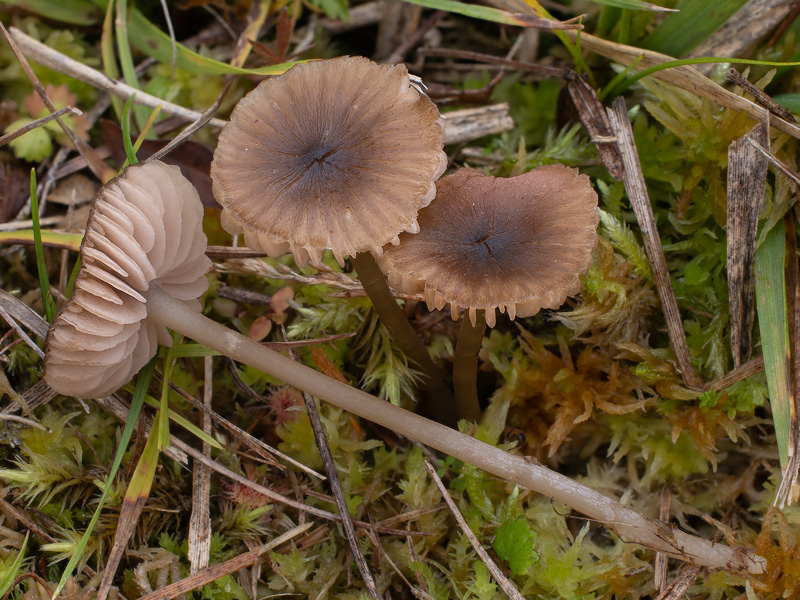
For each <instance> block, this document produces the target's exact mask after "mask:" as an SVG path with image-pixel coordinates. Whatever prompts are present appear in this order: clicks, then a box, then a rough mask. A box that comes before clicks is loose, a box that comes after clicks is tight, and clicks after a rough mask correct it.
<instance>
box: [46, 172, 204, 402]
mask: <svg viewBox="0 0 800 600" xmlns="http://www.w3.org/2000/svg"><path fill="white" fill-rule="evenodd" d="M202 220H203V208H202V205H201V204H200V198H199V196H198V194H197V190H195V188H194V187H193V186H192V185H191V183H189V181H188V180H187V179H186V178H185V177H184V176H183V175H181V172H180V169H179V168H178V167H174V166H169V165H165V164H164V163H160V162H151V163H146V164H143V165H138V166H135V167H129V168H128V169H126V170H125V172H124V173H123V174H122V175H121V176H120V177H117V178H115V179H112V180H111V181H110V182H108V183H107V184H106V185H105V186H103V187H102V188H101V189H100V191H99V192H98V194H97V196H96V198H95V201H94V204H93V206H92V210H91V214H90V216H89V221H88V223H87V225H86V234H85V236H84V239H83V244H82V245H81V270H80V273H79V274H78V277H77V279H76V280H75V292H74V295H73V298H72V299H71V300H70V301H69V302H67V304H66V305H65V306H64V308H62V309H61V311H60V312H59V313H58V315H56V318H55V319H54V321H53V324H52V326H51V328H50V332H49V333H48V336H47V342H46V360H45V374H44V378H45V381H46V382H47V383H48V384H49V385H50V387H52V388H53V389H54V390H55V391H57V392H59V393H61V394H65V395H69V396H79V397H83V398H101V397H103V396H107V395H109V394H111V393H112V392H115V391H116V390H117V389H119V388H120V387H122V386H123V385H124V384H126V383H127V382H128V381H130V380H131V378H132V377H133V376H134V375H135V374H136V373H137V372H138V371H139V370H140V369H141V368H142V367H143V366H144V365H146V364H147V363H148V362H149V361H150V359H151V358H152V357H153V356H154V355H155V353H156V346H157V344H158V343H160V344H163V345H171V343H172V340H171V337H170V335H169V333H168V332H167V328H166V327H164V326H163V325H159V324H157V323H155V322H153V321H148V320H147V306H146V302H147V300H146V294H147V291H148V290H150V289H152V288H153V287H158V288H159V289H162V290H164V291H165V292H167V293H169V294H171V295H172V296H173V297H175V298H176V299H177V300H178V301H180V302H181V303H182V304H183V305H184V306H185V307H186V310H194V311H199V310H200V303H199V302H198V301H197V298H198V297H199V296H200V295H201V294H202V293H203V292H205V291H206V289H207V288H208V279H207V278H206V276H205V275H206V273H207V272H208V270H209V269H210V268H211V261H210V260H209V259H208V258H207V257H206V255H205V249H206V237H205V235H204V234H203V231H202Z"/></svg>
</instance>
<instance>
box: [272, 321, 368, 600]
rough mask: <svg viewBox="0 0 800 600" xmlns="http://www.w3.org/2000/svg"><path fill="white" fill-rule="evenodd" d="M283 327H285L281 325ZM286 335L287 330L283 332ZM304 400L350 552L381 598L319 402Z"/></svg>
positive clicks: (294, 355)
mask: <svg viewBox="0 0 800 600" xmlns="http://www.w3.org/2000/svg"><path fill="white" fill-rule="evenodd" d="M281 329H283V327H281ZM283 335H284V337H286V332H285V331H284V333H283ZM289 356H290V357H291V358H292V360H294V361H295V362H300V359H299V357H298V356H297V353H296V352H295V351H294V350H289ZM303 400H304V401H305V405H306V411H307V412H308V420H309V421H310V422H311V429H312V430H313V431H314V439H315V440H316V442H317V448H318V449H319V454H320V457H321V458H322V464H323V465H324V466H325V473H327V474H328V483H329V485H330V486H331V492H333V498H334V500H336V506H337V508H338V509H339V514H340V515H341V517H342V521H341V522H342V527H343V529H344V535H345V538H347V543H348V545H349V546H350V552H352V554H353V559H354V560H355V561H356V566H357V567H358V572H359V573H360V574H361V578H362V579H363V580H364V585H366V586H367V591H368V592H369V595H370V596H372V597H373V598H376V599H377V598H380V594H379V593H378V588H377V587H376V586H375V579H374V578H373V577H372V573H371V572H370V570H369V565H368V564H367V560H366V559H365V558H364V553H363V552H361V546H359V545H358V538H357V537H356V529H355V527H354V526H353V519H352V517H351V516H350V509H349V508H348V507H347V500H346V498H345V497H344V489H343V488H342V483H341V481H339V474H338V473H337V472H336V463H335V462H334V460H333V454H331V448H330V446H329V445H328V438H327V436H326V435H325V427H324V426H323V425H322V419H321V418H320V416H319V410H318V409H317V403H316V401H315V400H314V398H313V397H312V396H311V394H309V393H308V392H305V391H304V392H303Z"/></svg>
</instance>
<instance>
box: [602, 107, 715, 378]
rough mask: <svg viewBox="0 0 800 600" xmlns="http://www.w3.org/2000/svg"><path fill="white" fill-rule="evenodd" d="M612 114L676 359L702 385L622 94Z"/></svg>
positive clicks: (629, 191) (684, 374)
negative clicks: (689, 344)
mask: <svg viewBox="0 0 800 600" xmlns="http://www.w3.org/2000/svg"><path fill="white" fill-rule="evenodd" d="M608 116H609V119H610V121H611V127H612V129H613V131H614V133H615V134H616V136H617V146H618V148H619V151H620V154H621V155H622V162H623V164H624V166H625V173H624V179H623V180H624V182H625V191H626V192H627V194H628V198H629V199H630V202H631V205H632V206H633V212H634V213H635V214H636V219H637V221H638V222H639V227H640V228H641V230H642V238H643V241H644V246H645V250H646V251H647V257H648V258H649V259H650V263H651V264H652V268H653V276H654V278H655V282H656V289H657V290H658V297H659V298H660V300H661V307H662V310H663V311H664V318H665V319H666V321H667V331H668V333H669V339H670V342H671V343H672V348H673V350H674V352H675V360H676V361H677V363H678V367H679V369H680V371H681V377H682V378H683V382H684V384H686V386H687V387H689V388H693V389H702V387H703V381H702V380H701V379H700V378H699V377H698V376H697V375H696V374H695V372H694V369H693V368H692V361H691V357H690V356H689V347H688V346H687V344H686V334H685V332H684V331H683V323H682V322H681V315H680V312H679V311H678V303H677V301H676V300H675V291H674V289H673V288H672V280H671V279H670V277H669V269H668V268H667V260H666V258H665V257H664V250H663V248H662V247H661V238H660V236H659V234H658V229H657V228H656V222H655V217H654V215H653V208H652V206H651V205H650V197H649V196H648V194H647V186H646V185H645V182H644V176H643V175H642V167H641V165H640V163H639V156H638V154H637V153H636V144H635V142H634V141H633V130H632V129H631V123H630V121H629V120H628V111H627V109H626V108H625V101H624V100H623V99H622V98H617V99H616V100H614V104H613V107H612V108H611V109H609V110H608Z"/></svg>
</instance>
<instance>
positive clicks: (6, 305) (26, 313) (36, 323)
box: [0, 289, 48, 339]
mask: <svg viewBox="0 0 800 600" xmlns="http://www.w3.org/2000/svg"><path fill="white" fill-rule="evenodd" d="M0 309H2V310H4V311H6V312H7V313H8V314H9V315H10V316H11V317H13V318H14V319H15V320H16V321H19V322H20V323H22V324H23V325H24V326H25V327H26V328H27V329H28V330H29V331H32V332H33V333H35V334H36V335H37V336H38V337H40V338H42V339H44V338H45V337H47V327H48V325H47V321H45V320H44V319H43V318H42V317H41V316H40V315H38V314H37V313H36V311H34V310H33V309H32V308H31V307H30V306H28V305H27V304H25V303H24V302H23V301H22V300H19V299H18V298H15V297H14V296H12V295H11V294H9V293H8V292H6V291H5V290H2V289H0Z"/></svg>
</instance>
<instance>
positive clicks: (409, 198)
mask: <svg viewBox="0 0 800 600" xmlns="http://www.w3.org/2000/svg"><path fill="white" fill-rule="evenodd" d="M443 145H444V128H443V125H442V122H441V119H440V115H439V111H438V109H437V108H436V106H435V105H434V104H433V102H431V101H430V99H429V98H428V97H427V96H425V95H424V94H421V93H420V92H418V91H417V89H415V88H414V87H412V86H411V85H410V81H409V77H408V71H407V70H406V68H405V66H403V65H386V64H382V65H379V64H376V63H374V62H372V61H370V60H368V59H366V58H363V57H346V58H337V59H333V60H326V61H317V62H311V63H308V64H303V65H296V66H294V67H292V68H291V69H289V71H287V72H286V73H285V74H284V75H282V76H280V77H275V78H272V79H267V80H265V81H263V82H262V83H261V84H260V85H259V86H258V87H257V88H256V89H254V90H253V91H252V92H250V93H249V94H247V96H245V97H244V98H243V99H242V100H241V101H240V102H239V104H237V105H236V108H235V109H234V110H233V113H232V115H231V121H230V123H229V124H228V125H227V126H226V127H225V128H224V129H223V131H222V133H221V135H220V137H219V142H218V145H217V149H216V151H215V153H214V162H213V163H212V165H211V177H212V179H213V180H214V194H215V195H216V197H217V200H219V202H220V204H222V206H223V207H224V208H225V210H224V212H223V215H224V218H223V224H224V225H225V227H226V228H227V229H228V230H229V231H231V232H233V233H239V232H241V230H242V229H243V230H244V234H245V242H246V243H247V245H248V246H251V247H253V248H256V249H260V250H263V251H265V252H267V253H268V254H269V255H270V256H279V255H281V254H283V253H285V252H287V251H291V252H292V254H293V255H294V257H295V260H296V261H297V262H298V263H299V264H304V263H306V262H308V261H309V260H310V261H311V262H312V263H313V264H319V262H320V261H321V258H322V253H323V251H324V250H326V249H331V250H332V251H333V253H334V255H335V256H336V259H337V260H338V261H339V262H340V263H342V262H343V260H344V257H345V256H347V255H354V254H356V253H358V252H364V251H373V252H374V253H376V254H378V255H379V254H380V250H381V247H382V246H384V245H385V244H388V243H390V242H393V243H396V242H397V236H398V234H399V233H401V232H403V231H408V232H411V233H415V232H416V231H417V230H418V228H417V212H418V211H419V209H420V208H422V207H424V206H427V205H428V204H429V203H430V201H431V200H432V199H433V197H434V195H435V193H436V188H435V185H434V181H436V179H437V178H438V177H439V176H440V175H441V174H442V173H443V172H444V169H445V167H446V166H447V157H446V155H445V154H444V152H443V151H442V147H443Z"/></svg>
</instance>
